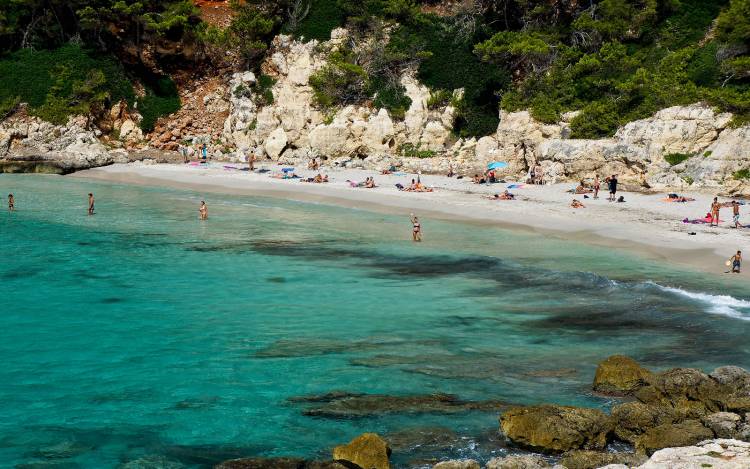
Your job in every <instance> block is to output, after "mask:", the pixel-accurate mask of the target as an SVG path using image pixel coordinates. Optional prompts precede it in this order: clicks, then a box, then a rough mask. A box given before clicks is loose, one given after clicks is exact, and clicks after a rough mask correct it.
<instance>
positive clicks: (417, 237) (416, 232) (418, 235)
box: [411, 213, 422, 243]
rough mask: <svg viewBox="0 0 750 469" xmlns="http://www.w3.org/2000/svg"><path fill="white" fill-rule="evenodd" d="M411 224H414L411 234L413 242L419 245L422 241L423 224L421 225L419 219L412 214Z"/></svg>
mask: <svg viewBox="0 0 750 469" xmlns="http://www.w3.org/2000/svg"><path fill="white" fill-rule="evenodd" d="M411 224H412V232H411V237H412V240H413V241H414V242H415V243H419V242H421V241H422V224H421V223H419V218H417V217H416V216H415V215H414V214H413V213H412V214H411Z"/></svg>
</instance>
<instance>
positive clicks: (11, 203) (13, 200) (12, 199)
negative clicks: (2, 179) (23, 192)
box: [8, 194, 16, 212]
mask: <svg viewBox="0 0 750 469" xmlns="http://www.w3.org/2000/svg"><path fill="white" fill-rule="evenodd" d="M15 209H16V198H15V197H13V194H8V211H10V212H12V211H14V210H15Z"/></svg>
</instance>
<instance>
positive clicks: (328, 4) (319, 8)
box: [290, 0, 346, 41]
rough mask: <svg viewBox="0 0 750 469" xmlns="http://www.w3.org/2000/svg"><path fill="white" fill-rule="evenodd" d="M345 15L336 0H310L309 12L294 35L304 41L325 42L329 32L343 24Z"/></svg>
mask: <svg viewBox="0 0 750 469" xmlns="http://www.w3.org/2000/svg"><path fill="white" fill-rule="evenodd" d="M345 20H346V14H345V12H344V10H343V9H342V8H341V7H340V6H339V2H338V1H337V0H310V10H309V12H308V14H307V15H306V16H305V18H304V19H303V20H302V21H301V22H300V23H299V25H298V26H297V28H296V30H295V31H290V32H291V33H294V35H295V36H296V37H304V38H305V40H308V41H309V40H312V39H317V40H319V41H327V40H328V39H330V38H331V31H333V30H334V29H335V28H338V27H339V26H342V25H343V24H344V21H345Z"/></svg>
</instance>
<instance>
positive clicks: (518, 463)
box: [486, 455, 551, 469]
mask: <svg viewBox="0 0 750 469" xmlns="http://www.w3.org/2000/svg"><path fill="white" fill-rule="evenodd" d="M549 467H551V466H550V464H549V463H548V462H547V461H545V460H544V458H542V457H540V456H535V455H522V456H506V457H504V458H494V459H491V460H490V461H489V462H487V466H486V469H547V468H549Z"/></svg>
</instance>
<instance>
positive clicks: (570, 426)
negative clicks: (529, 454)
mask: <svg viewBox="0 0 750 469" xmlns="http://www.w3.org/2000/svg"><path fill="white" fill-rule="evenodd" d="M500 426H501V429H502V431H503V433H504V434H505V436H507V437H508V438H510V439H511V440H512V441H513V442H514V443H516V444H518V445H520V446H524V447H527V448H531V449H535V450H539V451H544V452H552V453H555V452H557V453H561V452H565V451H569V450H573V449H602V448H604V447H605V446H606V444H607V437H608V435H609V434H610V433H611V432H612V428H613V427H612V422H611V420H610V418H609V416H607V415H606V414H604V413H603V412H602V411H600V410H597V409H583V408H577V407H566V406H557V405H539V406H531V407H514V408H511V409H509V410H508V411H506V412H505V413H504V414H503V415H502V416H501V417H500Z"/></svg>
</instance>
